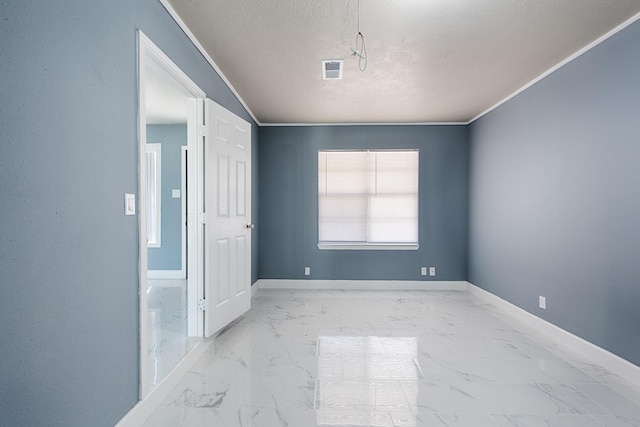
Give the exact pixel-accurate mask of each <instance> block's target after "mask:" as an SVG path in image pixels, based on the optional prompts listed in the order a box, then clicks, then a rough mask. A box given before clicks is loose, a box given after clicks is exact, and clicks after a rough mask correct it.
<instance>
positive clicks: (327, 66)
mask: <svg viewBox="0 0 640 427" xmlns="http://www.w3.org/2000/svg"><path fill="white" fill-rule="evenodd" d="M343 62H344V61H343V60H342V59H326V60H324V61H322V80H340V79H341V78H342V64H343Z"/></svg>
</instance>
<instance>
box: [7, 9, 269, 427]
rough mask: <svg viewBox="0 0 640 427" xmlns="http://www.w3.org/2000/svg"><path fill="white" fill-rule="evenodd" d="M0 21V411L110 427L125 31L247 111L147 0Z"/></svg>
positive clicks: (125, 138)
mask: <svg viewBox="0 0 640 427" xmlns="http://www.w3.org/2000/svg"><path fill="white" fill-rule="evenodd" d="M0 22H2V25H1V26H0V58H2V60H0V99H2V102H0V200H2V204H1V207H0V242H1V243H0V272H1V273H2V274H0V324H2V328H0V361H2V363H0V378H1V379H2V380H1V381H0V419H1V420H2V423H3V424H6V425H12V426H26V425H28V426H43V425H47V426H48V425H56V426H69V427H74V426H82V427H86V426H92V427H102V426H109V427H111V426H113V425H114V424H115V423H116V422H117V421H118V420H119V419H120V418H121V417H122V416H123V415H124V414H125V413H126V412H127V411H128V410H129V409H131V408H132V407H133V406H134V405H135V404H136V402H137V400H138V378H139V368H138V363H139V353H138V352H139V349H138V347H139V344H138V328H139V325H138V272H137V263H138V225H137V224H138V218H137V217H125V216H124V214H123V205H124V200H123V197H124V196H123V195H124V193H125V192H131V193H136V192H137V187H138V180H137V162H138V159H137V147H138V142H137V131H136V128H137V118H136V117H137V89H136V79H137V77H136V30H137V29H138V28H140V29H142V30H143V31H144V32H145V33H146V34H147V35H148V36H149V37H150V38H151V39H152V40H153V41H154V42H155V43H156V44H157V45H158V46H159V47H160V48H161V49H163V50H164V51H165V53H167V55H168V56H169V57H171V58H172V59H173V60H174V62H176V63H177V64H178V65H179V66H180V67H181V68H182V69H183V70H184V71H185V72H186V73H187V74H188V75H189V76H190V77H191V78H192V79H193V80H194V81H195V82H196V83H197V84H198V85H200V87H201V88H202V89H203V90H204V91H205V92H206V93H207V95H208V96H209V97H210V98H212V99H214V100H216V101H217V102H218V103H220V104H222V105H224V106H226V107H227V108H229V109H230V110H232V111H234V112H235V113H237V114H239V115H241V116H242V117H244V118H245V119H247V120H249V121H251V118H250V116H249V115H248V114H247V113H246V112H245V111H244V109H243V108H242V106H241V104H240V103H239V102H238V101H237V99H236V98H235V97H234V95H233V94H232V93H231V91H230V90H229V89H228V88H227V87H226V86H225V85H224V83H223V81H222V80H221V79H220V78H219V77H218V76H217V75H216V73H215V72H214V71H213V70H212V68H211V67H210V66H209V65H208V64H207V62H206V61H205V60H204V58H203V57H202V56H201V55H200V54H199V53H198V51H197V50H196V48H195V47H194V46H193V45H192V43H191V42H190V41H189V40H188V38H187V37H186V36H185V35H184V34H183V33H182V32H181V30H180V29H179V27H178V26H177V25H176V23H175V22H174V21H173V20H172V19H171V17H170V16H169V15H168V14H167V13H166V11H165V10H164V8H163V7H162V5H161V4H160V3H159V2H158V1H157V0H137V1H133V2H132V1H129V0H113V1H109V2H97V1H89V2H88V1H84V0H65V1H59V0H55V1H49V2H42V1H34V0H22V1H8V2H2V3H0ZM253 134H254V136H253V141H252V143H253V144H252V145H253V147H254V150H255V152H257V127H256V126H255V124H254V125H253ZM254 164H255V165H256V168H257V161H255V162H254ZM256 170H257V169H254V175H255V176H257V172H256ZM256 186H257V185H256ZM253 206H254V216H256V212H257V211H256V210H257V200H256V201H254V204H253ZM256 237H257V236H256ZM256 254H257V248H256V249H255V252H254V259H253V263H254V266H257V264H256V263H257V260H256V258H255V255H256ZM253 277H254V280H255V277H257V268H255V267H254V273H253Z"/></svg>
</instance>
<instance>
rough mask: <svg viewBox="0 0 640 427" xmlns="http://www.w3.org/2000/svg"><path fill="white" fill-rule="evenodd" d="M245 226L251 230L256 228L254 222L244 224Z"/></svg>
mask: <svg viewBox="0 0 640 427" xmlns="http://www.w3.org/2000/svg"><path fill="white" fill-rule="evenodd" d="M246 227H247V228H248V229H249V230H253V229H254V228H256V225H255V224H247V225H246Z"/></svg>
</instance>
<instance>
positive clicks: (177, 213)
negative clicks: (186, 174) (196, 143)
mask: <svg viewBox="0 0 640 427" xmlns="http://www.w3.org/2000/svg"><path fill="white" fill-rule="evenodd" d="M147 142H148V143H159V144H161V147H162V148H161V149H162V155H161V159H162V166H161V169H160V171H161V184H162V188H161V190H160V191H161V194H162V197H161V200H162V202H161V204H162V214H161V222H162V224H161V227H162V234H161V246H160V247H159V248H149V251H148V254H149V258H148V268H149V270H180V269H181V268H182V228H183V224H182V198H179V199H174V198H173V197H171V190H173V189H180V188H181V185H182V158H181V156H182V147H183V146H186V145H187V125H186V124H172V125H148V126H147ZM180 196H181V197H182V196H184V195H183V194H181V195H180Z"/></svg>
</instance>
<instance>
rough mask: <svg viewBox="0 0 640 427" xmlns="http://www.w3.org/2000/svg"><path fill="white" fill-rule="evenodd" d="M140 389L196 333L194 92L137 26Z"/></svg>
mask: <svg viewBox="0 0 640 427" xmlns="http://www.w3.org/2000/svg"><path fill="white" fill-rule="evenodd" d="M139 42H140V62H139V75H140V82H139V97H140V98H139V99H140V105H139V108H140V118H139V119H140V120H139V126H140V129H139V134H140V147H139V152H140V162H139V169H140V171H139V174H140V188H139V200H140V210H139V215H140V221H139V223H140V270H141V271H140V312H141V316H140V354H141V361H140V366H141V374H140V384H141V390H140V397H141V398H143V397H145V396H146V395H147V394H148V393H149V392H150V391H151V390H153V389H154V387H156V386H157V385H158V384H159V383H160V382H161V381H162V380H163V379H164V378H165V377H166V376H167V374H168V373H169V372H171V370H172V369H174V367H176V365H178V363H179V362H180V361H181V360H182V359H183V358H184V357H185V356H186V355H187V354H188V353H189V352H190V351H191V350H192V349H193V348H194V347H195V346H196V345H197V344H198V343H199V342H201V341H202V335H203V332H202V323H203V320H202V314H201V313H200V312H199V310H198V299H199V295H200V294H201V293H202V291H201V289H202V283H201V281H202V273H200V271H199V270H198V261H197V257H198V243H197V240H198V226H197V225H196V219H195V218H196V216H195V215H196V214H195V212H196V211H197V205H196V199H197V191H198V188H197V186H196V183H197V173H198V172H197V168H196V167H192V168H189V167H188V166H189V164H190V163H191V162H193V164H194V165H195V164H196V162H195V161H194V159H195V157H194V155H195V151H196V149H195V147H196V144H197V119H196V116H197V101H198V100H201V99H202V98H204V96H205V95H204V92H202V91H201V90H200V89H199V88H198V87H197V86H196V85H195V84H194V83H193V82H192V81H191V80H190V79H189V78H188V77H187V76H186V75H185V74H184V73H183V72H182V71H181V70H180V69H179V68H178V67H177V66H176V65H175V64H174V63H173V62H171V61H170V60H169V59H168V58H167V57H166V56H165V55H164V54H163V53H162V52H161V51H160V50H159V49H158V48H157V47H156V46H155V45H154V44H153V43H152V42H151V41H150V40H148V39H147V38H146V37H145V36H144V35H143V34H140V41H139Z"/></svg>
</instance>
